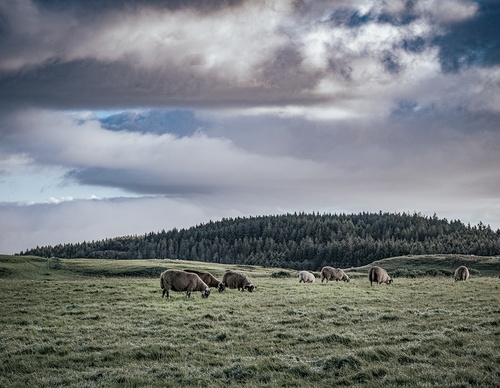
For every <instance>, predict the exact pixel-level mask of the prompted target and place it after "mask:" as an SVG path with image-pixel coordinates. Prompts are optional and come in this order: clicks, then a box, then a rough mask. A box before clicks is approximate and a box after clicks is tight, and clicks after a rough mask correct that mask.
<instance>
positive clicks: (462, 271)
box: [453, 265, 469, 281]
mask: <svg viewBox="0 0 500 388" xmlns="http://www.w3.org/2000/svg"><path fill="white" fill-rule="evenodd" d="M453 279H455V281H457V280H463V281H465V280H467V279H469V269H468V268H467V267H466V266H465V265H461V266H460V267H458V268H457V269H456V270H455V273H454V274H453Z"/></svg>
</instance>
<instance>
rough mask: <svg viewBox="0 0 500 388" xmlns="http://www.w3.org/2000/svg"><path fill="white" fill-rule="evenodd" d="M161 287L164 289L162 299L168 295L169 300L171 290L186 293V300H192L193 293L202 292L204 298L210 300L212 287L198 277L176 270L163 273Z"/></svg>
mask: <svg viewBox="0 0 500 388" xmlns="http://www.w3.org/2000/svg"><path fill="white" fill-rule="evenodd" d="M160 287H161V288H162V289H163V294H162V298H164V297H165V293H166V294H167V298H168V299H170V290H172V291H186V298H190V297H191V292H193V291H200V292H201V297H202V298H208V296H209V295H210V287H208V286H207V284H206V283H205V282H204V281H203V280H201V279H200V277H199V276H198V275H196V274H195V273H189V272H184V271H179V270H176V269H167V270H166V271H164V272H162V273H161V275H160Z"/></svg>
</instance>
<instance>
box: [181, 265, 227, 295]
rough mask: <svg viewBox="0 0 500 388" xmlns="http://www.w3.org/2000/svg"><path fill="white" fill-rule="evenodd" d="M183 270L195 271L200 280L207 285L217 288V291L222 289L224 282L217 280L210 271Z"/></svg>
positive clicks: (187, 270) (186, 270)
mask: <svg viewBox="0 0 500 388" xmlns="http://www.w3.org/2000/svg"><path fill="white" fill-rule="evenodd" d="M184 271H185V272H189V273H195V274H196V275H198V276H199V277H200V279H201V280H203V281H204V282H205V283H206V285H207V286H208V287H214V288H217V290H218V291H219V292H222V291H224V288H225V287H224V284H223V283H222V282H219V281H218V280H217V278H216V277H215V276H213V275H212V274H211V273H210V272H202V271H197V270H195V269H185V270H184Z"/></svg>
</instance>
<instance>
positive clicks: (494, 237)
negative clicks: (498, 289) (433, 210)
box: [19, 212, 500, 270]
mask: <svg viewBox="0 0 500 388" xmlns="http://www.w3.org/2000/svg"><path fill="white" fill-rule="evenodd" d="M422 254H465V255H482V256H495V255H500V230H496V231H494V230H492V229H491V227H490V226H489V225H484V224H482V223H481V222H480V223H479V224H478V225H474V226H471V225H470V224H467V225H465V224H464V223H462V222H461V221H459V220H453V221H448V220H447V219H440V218H438V217H437V216H436V215H435V214H434V215H433V216H432V217H429V216H424V215H421V214H420V213H413V214H409V213H382V212H379V213H365V212H363V213H358V214H329V213H328V214H320V213H293V214H290V213H289V214H282V215H268V216H257V217H238V218H224V219H222V220H220V221H215V222H214V221H209V222H208V223H203V224H200V225H196V226H193V227H191V228H187V229H180V230H178V229H175V228H174V229H172V230H169V231H165V230H162V231H160V232H150V233H146V234H144V235H134V236H123V237H116V238H107V239H104V240H100V241H91V242H88V241H84V242H81V243H76V244H59V245H56V246H44V247H36V248H33V249H28V250H26V251H24V252H20V253H19V255H36V256H41V257H62V258H95V259H104V258H105V259H121V260H123V259H179V260H193V261H203V262H211V263H220V264H244V265H260V266H266V267H280V268H290V269H305V268H307V269H311V270H319V269H321V268H322V267H323V266H325V265H332V266H336V267H341V268H348V267H358V266H362V265H366V264H369V263H371V262H373V261H376V260H380V259H383V258H387V257H394V256H403V255H422Z"/></svg>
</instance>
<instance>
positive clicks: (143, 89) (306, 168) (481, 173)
mask: <svg viewBox="0 0 500 388" xmlns="http://www.w3.org/2000/svg"><path fill="white" fill-rule="evenodd" d="M499 25H500V2H499V1H498V0H489V1H479V0H477V1H472V0H447V1H442V0H413V1H411V0H407V1H399V0H386V1H380V0H338V1H318V0H302V1H301V0H294V1H292V0H288V1H280V0H275V1H273V0H268V1H257V0H248V1H244V0H240V1H239V0H212V1H203V0H193V1H182V0H165V1H160V0H149V1H138V0H137V1H134V0H120V1H111V0H110V1H85V0H82V1H61V0H16V1H10V0H0V253H17V252H20V251H22V250H26V249H29V248H33V247H35V246H37V245H39V246H42V245H55V244H59V243H70V242H82V241H84V240H85V241H90V240H98V239H104V238H111V237H116V236H123V235H131V234H144V233H149V232H152V231H153V232H155V231H160V230H162V229H165V230H169V229H172V228H174V227H177V228H183V227H190V226H193V225H196V224H199V223H204V222H208V221H209V220H214V221H215V220H218V219H221V218H222V217H239V216H251V215H254V216H256V215H265V214H279V213H283V212H295V211H306V212H312V211H316V212H320V213H323V212H331V213H339V212H345V213H351V212H356V213H357V212H361V211H369V212H378V211H384V212H386V211H387V212H410V213H413V212H420V213H422V214H423V215H428V216H432V215H433V214H434V213H436V214H437V216H438V217H440V218H447V219H448V220H455V219H459V220H461V221H462V222H464V223H471V224H472V225H476V224H478V223H479V222H482V223H483V224H486V225H488V224H489V225H491V227H492V228H493V229H495V230H496V229H497V228H500V152H499V148H500V34H499V33H498V31H499V30H498V26H499Z"/></svg>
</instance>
